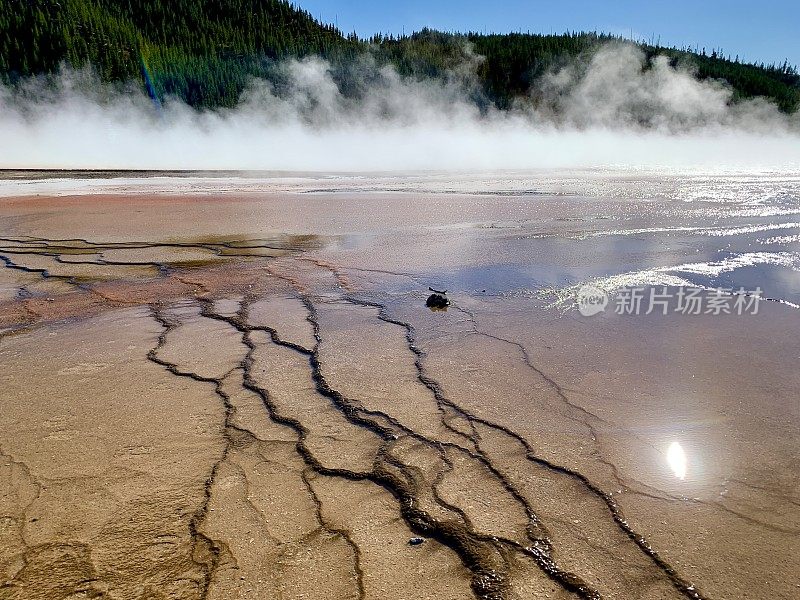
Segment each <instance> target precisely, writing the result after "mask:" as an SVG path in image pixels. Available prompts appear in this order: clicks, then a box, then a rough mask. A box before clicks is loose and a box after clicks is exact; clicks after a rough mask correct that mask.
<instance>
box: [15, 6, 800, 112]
mask: <svg viewBox="0 0 800 600" xmlns="http://www.w3.org/2000/svg"><path fill="white" fill-rule="evenodd" d="M531 25H532V26H533V25H535V24H531ZM610 39H612V38H610V37H609V36H603V35H597V34H593V33H571V34H563V35H536V34H507V35H481V34H464V35H454V34H446V33H440V32H434V31H422V32H419V33H416V34H413V35H411V36H404V37H401V38H394V37H388V38H387V37H383V36H375V37H373V38H371V39H369V40H359V39H358V38H357V37H356V36H355V35H354V34H351V35H349V36H345V35H343V34H342V33H341V32H340V31H338V30H337V29H336V28H334V27H332V26H331V25H325V24H321V23H319V22H317V21H316V20H314V19H313V18H312V17H311V15H310V14H308V13H307V12H305V11H302V10H300V9H299V8H297V7H294V6H292V5H290V4H289V3H288V2H285V1H282V0H215V1H211V0H0V78H2V80H3V81H5V82H6V83H11V84H13V83H15V82H16V81H18V80H19V79H21V78H24V77H26V76H29V75H33V74H40V73H50V72H54V71H56V70H57V69H58V68H59V67H60V66H61V65H62V64H68V65H71V66H74V67H80V66H83V65H86V64H87V63H88V64H91V65H93V66H94V68H95V69H96V70H97V72H98V73H99V74H100V76H101V77H102V78H103V79H104V80H107V81H124V80H135V81H140V82H142V84H143V85H144V84H145V81H146V79H145V72H148V73H149V77H148V78H147V79H148V80H149V81H148V84H149V85H148V88H149V89H148V91H149V92H150V93H151V94H153V95H155V96H158V97H164V96H169V95H173V96H177V97H180V98H182V99H183V100H185V101H186V102H188V103H189V104H191V105H193V106H232V105H234V104H235V103H236V102H237V101H238V99H239V95H240V93H241V91H242V90H243V89H244V87H245V85H246V84H247V81H248V79H249V78H250V77H252V76H259V77H266V78H273V77H274V76H275V72H274V65H275V63H276V61H278V60H279V59H281V58H286V57H304V56H309V55H318V56H321V57H323V58H326V59H328V60H330V61H331V62H332V63H333V64H334V65H336V64H340V65H341V64H345V63H346V62H347V61H349V60H351V59H353V58H354V57H355V56H357V55H359V54H361V53H365V52H369V53H371V54H372V56H373V57H374V58H375V60H376V62H377V63H378V64H384V63H391V64H393V65H395V66H396V67H397V69H398V70H399V71H400V73H402V74H404V75H414V76H420V77H423V76H429V77H436V76H439V75H441V74H443V73H444V72H446V71H447V70H448V69H452V68H454V67H457V66H458V65H459V64H461V63H463V61H465V60H468V59H469V58H470V57H469V55H468V51H467V50H466V48H467V47H468V45H467V44H465V42H466V41H468V42H470V45H469V47H471V51H472V52H474V53H475V54H478V55H481V56H483V57H485V60H483V61H482V62H480V64H478V65H477V70H478V76H479V82H480V84H481V86H482V87H483V93H484V95H485V97H486V99H487V100H488V101H490V102H494V103H495V104H496V105H497V106H499V107H501V108H503V107H507V106H509V105H510V103H511V102H512V100H513V99H514V98H515V97H517V96H519V95H522V94H526V93H527V92H528V91H529V90H530V87H531V84H532V82H533V81H534V80H535V79H536V78H537V77H538V76H540V75H541V74H543V73H545V72H547V71H549V70H551V69H553V68H555V67H558V66H559V65H561V64H566V63H567V62H568V61H569V60H570V59H571V58H573V57H575V56H578V55H581V54H583V53H586V52H589V51H591V50H592V48H594V47H596V46H597V45H598V44H600V43H602V42H604V41H608V40H610ZM642 48H643V50H644V51H645V52H646V53H647V54H648V55H654V54H656V53H659V54H666V55H668V56H670V57H671V59H672V60H673V61H674V62H676V63H677V62H681V63H685V64H689V65H691V67H692V68H693V69H694V70H695V71H696V73H697V75H698V77H701V78H715V79H725V80H726V81H728V82H729V83H730V84H731V86H732V87H733V88H734V90H735V97H736V98H749V97H752V96H767V97H769V98H771V99H773V100H774V101H775V102H776V103H777V104H778V105H779V106H780V108H781V109H782V110H785V111H793V110H796V109H797V108H798V105H800V76H798V74H797V71H796V69H795V68H794V67H792V66H790V65H787V64H783V65H773V66H765V65H749V64H742V63H740V62H739V61H738V60H734V61H731V60H729V59H726V58H724V57H721V56H718V55H717V54H716V53H711V55H706V54H705V52H703V53H699V54H698V53H692V52H688V51H685V50H677V49H672V48H658V47H652V46H642ZM342 77H344V76H343V75H342ZM343 83H345V84H346V82H343Z"/></svg>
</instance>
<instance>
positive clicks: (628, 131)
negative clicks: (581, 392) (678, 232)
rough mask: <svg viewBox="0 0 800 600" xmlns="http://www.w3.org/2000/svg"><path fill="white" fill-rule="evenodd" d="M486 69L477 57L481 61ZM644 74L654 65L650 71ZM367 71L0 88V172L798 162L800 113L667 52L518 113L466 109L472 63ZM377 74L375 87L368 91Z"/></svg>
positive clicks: (610, 65)
mask: <svg viewBox="0 0 800 600" xmlns="http://www.w3.org/2000/svg"><path fill="white" fill-rule="evenodd" d="M478 61H479V59H478V58H476V59H475V60H474V61H473V62H474V63H477V62H478ZM645 66H649V67H650V68H647V69H645V68H644V67H645ZM367 67H368V68H371V69H372V74H371V76H370V77H369V78H368V81H369V83H368V84H367V83H363V85H362V87H363V89H362V90H361V94H360V95H359V98H358V99H357V100H356V99H353V98H350V97H346V96H345V95H343V94H342V93H341V92H340V90H339V88H338V86H337V84H336V83H335V81H334V78H333V76H332V74H331V69H330V67H329V65H328V64H327V63H325V62H324V61H321V60H319V59H306V60H302V61H288V62H287V63H285V64H284V65H283V69H284V72H285V73H284V74H285V76H286V80H287V82H288V84H287V86H286V89H283V88H282V89H281V92H280V93H278V92H277V91H276V90H275V88H274V87H273V86H272V85H271V84H269V83H268V82H266V81H261V80H254V81H253V82H252V83H251V85H250V87H249V89H248V90H247V91H246V92H245V94H244V95H243V97H242V101H241V102H240V104H239V106H238V107H236V108H234V109H220V110H214V111H210V110H207V111H197V110H194V109H192V108H190V107H188V106H186V105H184V104H182V103H180V102H178V101H174V100H172V101H168V102H167V103H165V105H164V107H163V109H162V110H160V111H159V110H156V108H155V107H154V106H153V104H152V102H151V101H150V100H149V99H148V98H147V96H146V95H145V94H144V93H143V92H142V91H141V90H139V89H137V88H136V86H127V87H124V88H120V87H119V86H116V87H115V86H109V85H104V84H101V83H100V82H99V81H98V80H97V79H96V78H95V77H94V76H93V75H92V74H91V73H88V72H86V71H79V72H74V71H64V72H62V73H61V74H60V75H59V76H58V77H57V78H56V80H55V81H53V80H52V78H50V79H43V78H38V79H36V78H34V79H32V80H30V81H28V82H26V83H25V84H23V85H22V86H21V87H19V88H17V89H14V90H12V89H7V88H2V87H0V139H2V144H0V167H2V168H64V169H69V168H92V169H193V170H194V169H196V170H203V169H232V170H287V171H376V170H381V171H391V170H420V169H423V170H450V169H455V170H479V169H533V168H557V167H595V166H599V167H603V166H626V167H676V168H682V167H701V168H710V169H736V168H748V169H752V168H761V169H785V168H792V169H797V168H800V117H799V116H798V114H797V113H796V114H794V115H786V114H783V113H781V112H780V111H779V110H778V109H777V108H776V107H775V106H774V105H773V104H771V103H769V102H767V101H765V100H762V99H756V100H751V101H746V102H740V103H736V104H732V103H731V102H730V100H731V96H732V91H731V90H730V89H729V88H728V87H727V86H725V85H724V84H722V83H720V82H715V81H705V82H700V81H698V80H696V79H695V78H694V77H693V76H692V74H691V73H690V72H688V71H686V70H683V69H680V68H675V67H672V66H671V65H670V64H669V62H668V60H667V59H666V58H665V57H657V58H655V59H654V60H653V61H652V64H651V65H646V58H645V56H644V55H643V54H642V53H641V52H640V51H639V50H638V49H637V48H635V47H633V46H631V45H621V44H620V45H616V44H615V45H609V46H606V47H604V48H601V49H600V50H598V51H597V52H596V53H595V54H594V55H593V57H592V58H591V59H590V60H589V61H588V62H586V63H576V64H573V65H571V66H569V67H567V68H565V69H562V70H560V71H558V72H555V73H552V74H550V75H548V76H546V77H544V78H543V79H542V81H541V82H540V83H539V85H538V87H537V89H536V91H535V93H534V97H535V101H534V98H531V99H529V100H528V101H525V100H523V101H520V102H519V103H518V104H517V105H516V106H515V107H514V108H513V109H512V110H510V111H499V110H495V109H492V108H490V109H484V110H481V109H479V108H478V106H477V105H476V104H475V103H474V102H472V101H471V100H470V99H469V96H470V94H469V93H468V92H469V91H470V79H469V71H470V70H471V69H472V68H473V67H474V64H472V63H470V64H466V65H465V66H464V68H463V69H460V70H459V71H458V72H454V73H453V74H452V76H451V77H448V78H445V79H444V80H416V79H410V78H401V77H400V76H399V75H398V74H397V73H396V72H395V71H393V70H392V69H390V68H383V69H380V70H378V69H376V68H375V67H374V66H372V65H367ZM366 80H367V79H366V78H365V81H366Z"/></svg>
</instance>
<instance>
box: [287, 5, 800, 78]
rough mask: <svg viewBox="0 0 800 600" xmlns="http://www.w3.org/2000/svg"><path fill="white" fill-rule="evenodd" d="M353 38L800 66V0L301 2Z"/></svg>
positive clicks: (314, 13) (303, 6)
mask: <svg viewBox="0 0 800 600" xmlns="http://www.w3.org/2000/svg"><path fill="white" fill-rule="evenodd" d="M293 1H294V2H295V3H296V4H299V5H300V6H301V7H302V8H304V9H306V10H308V11H309V12H310V13H311V14H313V15H314V16H315V17H317V18H320V17H321V18H322V19H323V20H325V21H327V22H338V25H339V28H340V29H342V30H343V31H345V32H350V31H353V30H355V31H357V32H358V33H359V35H361V36H368V35H372V34H373V33H376V32H384V33H386V32H391V33H402V32H403V30H404V28H405V32H406V33H410V32H412V31H416V30H418V29H421V28H422V27H425V26H428V27H433V28H437V29H443V30H446V31H469V30H473V31H484V30H485V31H487V32H491V31H496V32H507V31H520V30H521V31H528V30H530V31H531V32H544V33H550V32H551V31H552V32H557V33H560V32H563V31H565V30H573V29H574V30H591V31H594V30H598V31H607V32H611V33H617V34H623V35H625V36H626V37H629V36H631V34H633V36H634V37H638V38H644V39H647V40H649V39H650V38H651V37H654V39H655V40H656V41H657V40H658V38H659V36H660V38H661V43H662V44H668V45H677V46H682V45H684V44H689V45H691V46H693V47H694V46H698V47H700V48H702V47H703V46H705V47H706V48H707V49H708V50H709V52H710V50H711V49H712V48H722V50H723V51H724V52H725V53H726V54H730V55H731V56H735V55H736V54H738V55H739V56H740V57H742V58H745V59H747V60H751V61H762V60H763V61H764V62H773V61H775V62H783V60H784V59H785V58H788V59H789V62H791V63H794V64H796V65H800V0H761V1H760V2H755V1H754V0H670V1H669V2H665V1H663V0H638V1H634V0H562V1H559V0H527V1H526V0H427V1H426V0H293Z"/></svg>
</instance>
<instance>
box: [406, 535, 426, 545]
mask: <svg viewBox="0 0 800 600" xmlns="http://www.w3.org/2000/svg"><path fill="white" fill-rule="evenodd" d="M424 543H425V538H420V537H413V538H411V539H410V540H408V545H409V546H419V545H420V544H424Z"/></svg>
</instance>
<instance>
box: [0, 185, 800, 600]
mask: <svg viewBox="0 0 800 600" xmlns="http://www.w3.org/2000/svg"><path fill="white" fill-rule="evenodd" d="M371 181H372V184H371V187H369V186H365V184H363V182H361V180H358V182H357V183H352V182H350V183H348V184H347V185H344V184H342V185H341V186H340V188H339V189H336V187H335V185H333V184H330V185H331V186H332V187H330V188H326V190H325V191H319V189H318V188H317V186H318V183H315V182H313V181H312V183H310V184H303V183H294V184H292V185H291V186H288V185H287V184H280V185H278V184H274V185H273V186H272V187H270V186H266V187H265V189H264V191H263V192H260V193H255V192H252V193H248V194H243V193H233V192H231V193H223V192H219V193H215V194H209V193H205V194H194V195H190V194H185V193H184V194H169V195H167V194H164V195H157V196H152V195H147V194H143V193H137V194H119V195H103V194H84V195H80V194H77V193H75V192H73V195H70V196H63V197H57V196H54V197H32V196H30V197H14V198H3V199H1V200H0V364H1V365H2V371H0V385H1V386H2V394H0V414H1V415H2V418H0V599H3V600H12V599H13V600H22V599H43V600H44V599H47V600H49V599H61V598H69V599H78V598H108V599H115V600H116V599H120V600H122V599H131V600H138V599H156V598H164V599H166V598H174V599H187V600H189V599H192V600H196V599H220V600H221V599H235V598H252V599H262V598H263V599H273V598H276V599H287V600H288V599H301V598H304V599H309V598H336V599H339V598H341V599H345V598H353V599H359V600H361V599H367V598H370V599H373V598H374V599H376V600H377V599H385V598H392V599H398V600H402V599H408V600H411V599H415V600H416V599H420V598H430V599H437V600H439V599H448V600H450V599H452V600H456V599H462V598H463V599H467V598H478V599H482V600H523V599H529V598H530V599H536V598H553V599H562V598H563V599H567V598H585V599H599V598H605V599H620V600H628V599H637V598H641V599H653V600H655V599H670V598H676V599H677V598H693V599H732V598H754V599H763V600H773V599H786V600H788V599H790V598H796V597H797V596H798V594H800V588H798V584H797V582H796V575H797V573H798V571H800V558H798V557H800V552H798V545H797V539H798V533H800V472H798V464H800V449H799V444H798V440H799V439H800V437H799V432H800V409H799V408H798V407H800V404H799V403H800V400H799V399H798V390H799V389H800V372H798V371H797V369H795V368H794V364H795V362H796V359H797V357H798V356H800V341H798V337H797V336H796V335H794V334H793V332H796V331H798V328H800V312H799V311H798V310H797V308H796V307H794V306H793V304H796V303H793V300H794V299H795V296H793V294H795V293H796V292H797V290H800V283H798V275H797V271H796V270H792V269H791V268H790V269H789V270H788V271H781V272H780V273H777V271H775V270H774V269H773V268H772V267H774V264H773V265H771V266H770V267H769V268H767V267H766V266H764V267H759V266H758V265H756V266H755V267H753V268H752V269H751V271H748V272H747V278H746V279H745V280H744V281H746V282H747V283H748V284H753V285H761V286H763V287H765V288H766V291H767V292H768V293H769V294H771V295H772V298H771V299H772V300H777V301H774V302H764V303H763V305H762V306H761V310H760V311H759V312H758V314H755V315H746V316H741V317H738V318H737V317H736V316H735V315H707V314H700V315H694V316H691V317H689V316H685V315H677V314H672V313H670V314H659V313H658V312H655V313H653V314H648V315H640V316H626V315H618V314H615V313H614V311H613V310H611V309H609V311H607V312H606V313H605V314H604V315H601V316H598V317H592V318H587V317H584V316H582V315H580V314H579V313H578V312H577V311H576V310H574V309H564V307H563V305H561V304H558V303H557V302H556V303H554V302H553V296H555V297H558V293H559V290H560V289H563V288H566V287H567V284H574V283H576V282H581V281H594V280H596V278H598V277H604V276H607V277H611V276H613V275H617V274H620V273H623V274H630V273H638V272H640V271H643V270H648V269H649V270H650V271H648V272H651V271H652V272H663V269H664V268H666V267H674V266H675V265H681V264H685V263H692V264H695V263H698V261H700V260H706V261H708V263H709V264H712V260H714V259H718V258H719V256H720V252H723V251H725V252H728V253H730V252H736V251H737V244H738V245H739V246H742V247H746V246H748V245H749V244H752V243H755V242H754V240H753V238H752V235H755V233H753V232H757V231H758V229H757V228H755V229H754V228H751V229H750V230H748V229H747V227H746V225H747V224H748V223H750V222H751V221H753V220H754V217H753V213H752V212H748V211H746V210H744V209H742V208H741V206H739V205H736V206H734V208H733V209H727V212H726V211H723V210H721V209H720V207H719V206H717V205H715V204H713V203H710V204H708V205H706V204H703V203H701V202H698V203H694V204H687V203H685V202H683V201H682V200H680V199H676V198H671V197H669V194H666V193H663V194H656V193H655V192H651V191H650V190H651V188H652V187H653V186H655V185H656V183H654V182H653V181H650V180H648V181H647V182H646V183H647V186H649V187H646V190H648V191H647V193H649V194H652V197H648V200H647V201H646V202H644V201H641V200H640V199H639V198H638V196H637V198H636V199H632V198H625V197H624V194H622V196H623V197H620V194H614V193H609V192H608V191H607V190H605V191H604V189H600V190H599V191H598V188H597V186H596V185H594V187H592V188H591V191H592V194H589V193H588V192H586V193H584V194H575V195H569V194H567V195H542V194H526V193H523V192H522V191H521V190H519V189H516V188H515V189H514V190H512V191H511V192H504V193H499V191H501V188H502V185H501V183H498V182H497V181H496V180H493V182H492V185H493V186H494V188H497V189H494V188H492V186H488V187H489V188H491V189H487V190H484V188H483V187H481V186H478V187H477V189H476V190H467V189H464V190H454V189H442V188H441V184H442V182H441V180H440V179H438V178H437V177H431V178H430V179H429V180H427V183H425V181H426V180H425V179H424V178H422V179H418V180H413V182H414V185H413V186H411V187H410V189H407V190H401V191H398V190H397V187H396V186H397V184H396V182H391V181H390V182H387V181H384V180H381V179H379V178H373V179H372V180H371ZM612 183H613V182H612ZM662 183H663V185H664V186H667V187H669V186H672V187H669V189H673V187H674V186H675V185H677V183H676V182H675V181H670V180H669V178H668V177H666V176H665V177H664V181H663V182H662ZM778 183H780V182H778ZM423 184H424V185H423ZM573 184H574V182H573ZM606 184H607V185H609V186H611V185H612V184H610V183H608V182H606ZM131 185H132V184H131ZM326 185H328V184H326ZM425 185H427V186H428V187H427V188H425V187H424V186H425ZM515 185H516V184H515ZM617 185H618V186H619V189H623V190H624V189H628V188H629V187H630V181H628V180H625V182H624V185H623V184H622V183H618V184H617ZM706 185H708V186H711V188H710V189H712V191H713V182H712V183H706ZM775 185H777V184H775ZM360 186H365V187H360ZM393 186H394V187H393ZM420 186H422V188H423V189H420ZM626 186H627V187H626ZM517 187H518V186H517ZM601 187H602V186H601ZM612 187H613V186H612ZM277 188H281V189H277ZM382 188H385V190H384V191H381V189H382ZM587 189H588V188H587ZM391 190H394V191H391ZM795 192H796V190H795ZM795 192H793V193H795ZM780 197H781V198H784V199H785V195H783V196H780ZM797 197H798V196H797V195H795V196H794V198H795V203H796V202H797ZM781 201H782V202H784V201H785V200H781ZM765 214H766V213H765ZM771 214H772V215H773V216H771V217H770V218H771V219H773V220H778V221H780V219H784V220H785V219H791V218H792V217H791V214H792V213H791V212H786V213H783V214H784V215H785V216H783V217H775V216H774V214H776V213H774V211H773V213H771ZM711 216H713V217H714V218H715V219H716V221H715V223H716V227H717V230H719V231H723V232H724V231H726V229H724V228H725V227H728V228H729V230H734V229H732V228H735V230H736V231H737V232H738V233H737V234H736V237H733V238H732V237H730V236H733V235H734V234H730V235H728V234H724V235H716V234H715V235H709V234H708V233H707V231H708V230H705V232H706V233H704V230H703V229H701V224H704V223H706V222H707V221H708V220H709V219H710V218H711ZM763 221H764V218H762V219H761V222H763ZM748 231H749V232H748ZM698 232H699V233H698ZM726 236H727V237H726ZM748 236H751V237H748ZM780 251H781V252H786V250H785V249H784V250H780ZM653 269H662V271H657V270H656V271H653ZM695 272H699V271H698V270H697V268H695ZM721 272H722V271H721ZM431 285H433V286H434V287H437V286H438V288H441V289H448V290H449V291H448V298H449V299H450V302H451V305H450V307H449V308H448V310H447V311H442V312H431V311H429V310H427V309H426V308H425V298H426V297H427V295H428V289H429V287H430V286H431ZM665 285H666V284H665ZM438 288H437V289H438ZM675 444H678V447H679V449H680V453H679V454H678V456H679V457H682V459H681V460H683V464H682V465H679V468H678V467H676V465H674V464H672V463H671V458H670V457H671V456H673V457H674V453H671V449H672V448H674V445H675ZM418 537H419V538H422V539H424V540H425V543H422V544H417V543H414V544H410V543H409V541H410V540H412V539H414V538H418Z"/></svg>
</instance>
